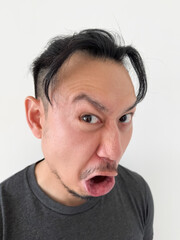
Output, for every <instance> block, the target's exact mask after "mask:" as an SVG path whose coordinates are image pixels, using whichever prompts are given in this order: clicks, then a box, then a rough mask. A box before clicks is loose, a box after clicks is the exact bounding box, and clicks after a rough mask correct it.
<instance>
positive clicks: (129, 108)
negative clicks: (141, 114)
mask: <svg viewBox="0 0 180 240" xmlns="http://www.w3.org/2000/svg"><path fill="white" fill-rule="evenodd" d="M136 105H137V101H135V103H134V104H133V105H132V106H130V107H128V108H127V109H126V110H125V111H124V113H126V112H129V111H130V110H131V109H133V108H135V107H136Z"/></svg>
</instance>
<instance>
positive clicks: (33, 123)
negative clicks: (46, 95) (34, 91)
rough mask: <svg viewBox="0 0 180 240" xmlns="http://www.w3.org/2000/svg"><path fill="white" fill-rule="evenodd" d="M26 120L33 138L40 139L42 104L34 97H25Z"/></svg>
mask: <svg viewBox="0 0 180 240" xmlns="http://www.w3.org/2000/svg"><path fill="white" fill-rule="evenodd" d="M25 110H26V119H27V122H28V125H29V127H30V129H31V131H32V133H33V134H34V136H35V137H37V138H41V137H42V126H41V122H42V119H41V118H42V117H43V114H44V109H43V106H42V102H41V101H40V100H38V99H36V98H34V97H27V98H26V99H25Z"/></svg>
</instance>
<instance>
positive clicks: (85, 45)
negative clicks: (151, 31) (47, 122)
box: [32, 29, 147, 104]
mask: <svg viewBox="0 0 180 240" xmlns="http://www.w3.org/2000/svg"><path fill="white" fill-rule="evenodd" d="M117 40H118V38H117V35H113V34H111V33H110V32H107V31H105V30H102V29H86V30H83V31H81V32H79V33H76V34H73V35H70V36H69V35H68V36H60V37H56V38H54V39H52V40H51V41H50V42H49V44H48V47H47V48H46V50H45V51H44V52H43V53H42V54H41V55H40V56H39V57H38V58H37V59H35V61H34V62H33V64H32V72H33V77H34V87H35V97H36V98H39V97H42V96H45V97H46V98H47V100H48V101H49V102H50V103H51V101H50V97H49V87H50V85H51V84H52V83H53V81H55V77H56V74H57V72H58V70H59V69H60V68H61V66H62V65H63V63H64V62H65V61H66V60H67V59H68V58H69V57H70V56H71V55H72V54H74V53H75V52H77V51H85V52H87V53H88V54H89V55H91V56H94V57H97V58H104V59H111V60H114V61H116V62H120V63H123V61H124V60H125V58H128V59H129V60H130V63H131V64H132V66H133V68H134V70H135V72H136V75H137V77H138V81H139V89H138V94H137V97H136V104H137V103H139V102H140V101H141V100H142V99H143V98H144V97H145V95H146V92H147V79H146V73H145V69H144V64H143V61H142V58H141V56H140V54H139V53H138V51H137V50H136V49H135V48H133V47H132V46H124V45H122V44H118V41H117Z"/></svg>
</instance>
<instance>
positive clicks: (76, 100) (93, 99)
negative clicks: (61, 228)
mask: <svg viewBox="0 0 180 240" xmlns="http://www.w3.org/2000/svg"><path fill="white" fill-rule="evenodd" d="M57 77H58V79H59V81H60V84H59V86H58V87H57V88H56V90H55V91H54V92H53V94H52V95H53V96H52V97H51V101H52V106H51V105H50V104H49V106H48V112H47V113H46V116H44V118H43V120H42V130H43V133H42V149H43V153H44V157H45V161H46V162H47V165H48V166H49V169H51V171H52V172H53V173H55V175H56V179H57V176H58V178H59V184H60V185H61V186H63V188H64V189H65V190H66V191H67V189H69V190H71V191H72V192H74V193H77V194H78V195H80V196H94V197H97V196H101V195H104V194H106V193H108V192H109V191H110V190H111V189H112V188H113V186H114V183H115V180H114V179H115V176H116V175H117V166H118V163H119V161H120V158H121V157H122V155H123V153H124V151H125V149H126V147H127V145H128V143H129V141H130V138H131V134H132V115H133V113H134V111H135V108H132V109H131V110H128V109H129V108H131V107H132V106H133V105H134V103H135V101H136V96H135V93H134V88H133V85H132V83H131V79H130V77H129V75H128V72H127V71H126V69H125V68H124V67H123V66H122V65H121V64H119V63H116V62H114V61H111V60H101V59H95V58H93V57H90V56H87V55H85V54H82V53H76V54H74V55H73V56H72V57H71V58H70V60H69V61H67V62H66V63H65V64H64V66H63V68H62V69H61V70H60V71H59V73H58V75H57ZM64 186H65V187H64Z"/></svg>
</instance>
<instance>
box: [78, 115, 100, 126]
mask: <svg viewBox="0 0 180 240" xmlns="http://www.w3.org/2000/svg"><path fill="white" fill-rule="evenodd" d="M81 119H82V120H83V121H84V122H87V123H91V124H95V123H98V122H99V118H98V117H96V116H94V115H90V114H87V115H83V116H81Z"/></svg>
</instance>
